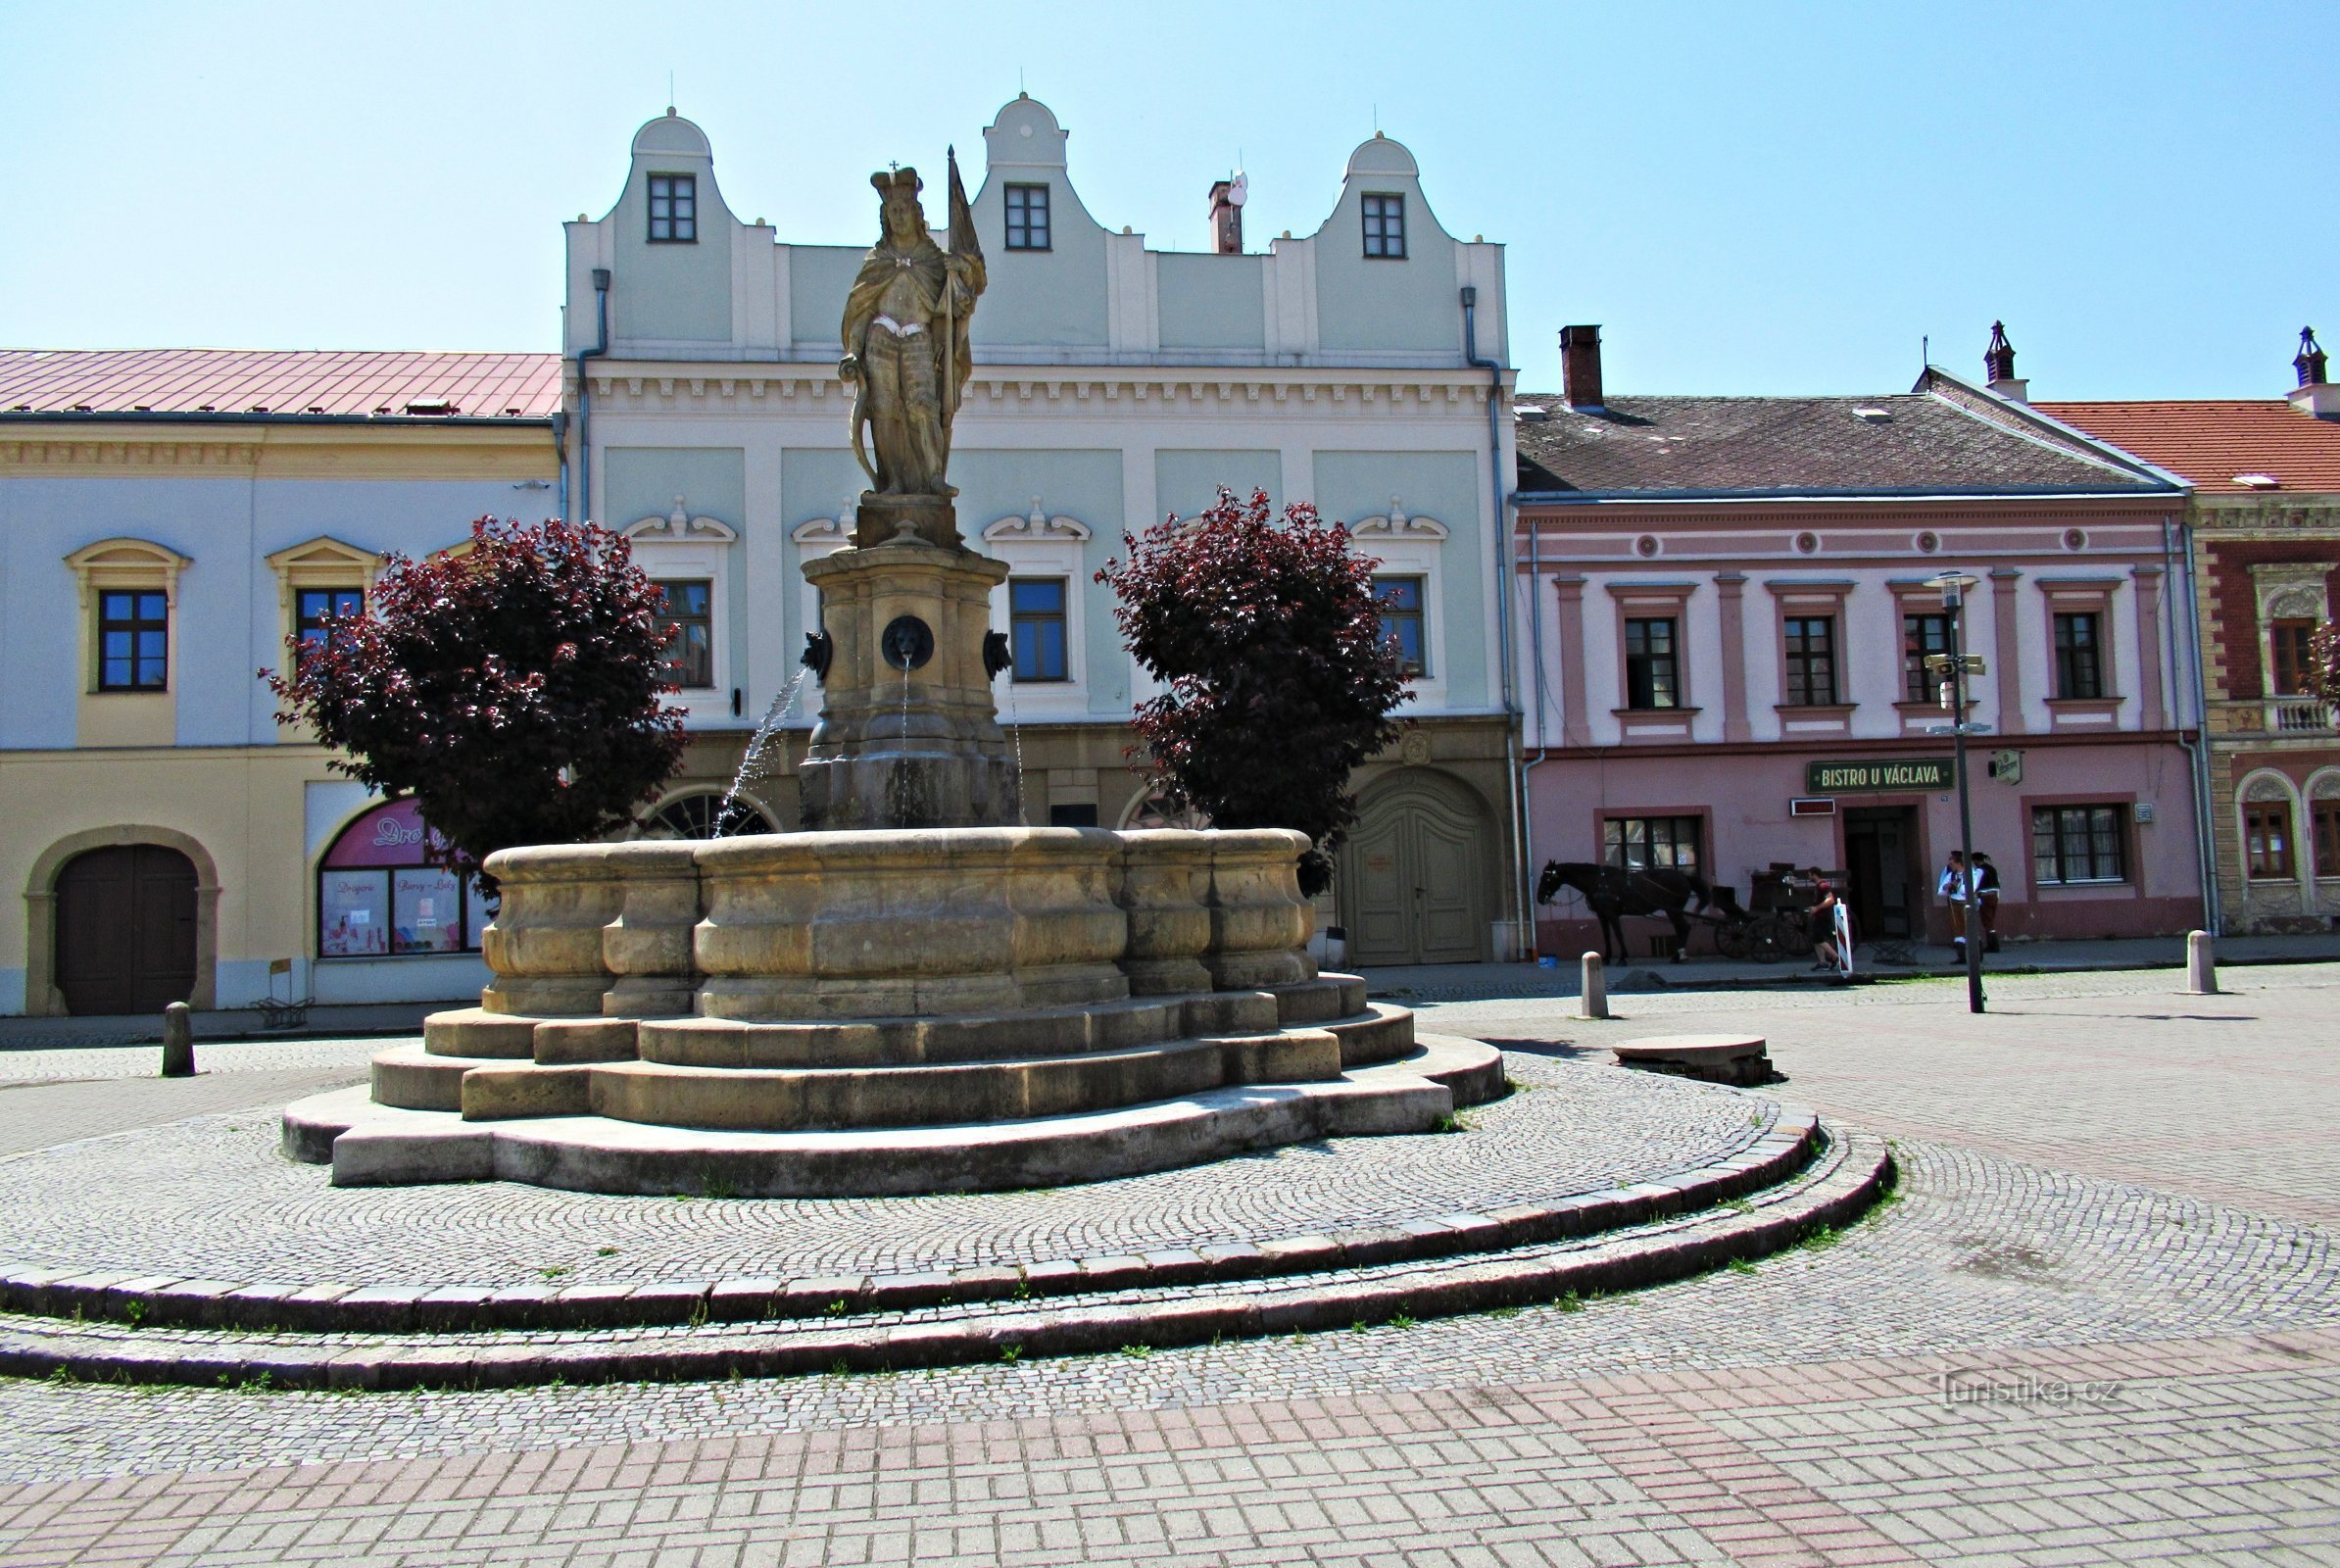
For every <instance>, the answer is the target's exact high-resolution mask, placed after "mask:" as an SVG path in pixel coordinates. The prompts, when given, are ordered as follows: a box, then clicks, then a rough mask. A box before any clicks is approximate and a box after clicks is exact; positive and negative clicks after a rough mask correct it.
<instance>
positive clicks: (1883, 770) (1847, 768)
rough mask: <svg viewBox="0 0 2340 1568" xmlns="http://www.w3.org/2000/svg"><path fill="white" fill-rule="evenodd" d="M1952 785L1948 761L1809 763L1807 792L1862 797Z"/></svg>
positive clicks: (1939, 788) (1805, 776)
mask: <svg viewBox="0 0 2340 1568" xmlns="http://www.w3.org/2000/svg"><path fill="white" fill-rule="evenodd" d="M1952 783H1953V775H1952V772H1951V764H1950V759H1949V758H1947V757H1913V758H1899V757H1896V758H1890V759H1886V760H1880V761H1874V762H1807V763H1805V764H1804V789H1805V791H1806V792H1807V793H1808V794H1812V795H1860V794H1864V793H1867V792H1870V791H1875V790H1946V789H1949V788H1950V787H1951V785H1952Z"/></svg>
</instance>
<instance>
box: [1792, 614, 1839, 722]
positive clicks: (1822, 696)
mask: <svg viewBox="0 0 2340 1568" xmlns="http://www.w3.org/2000/svg"><path fill="white" fill-rule="evenodd" d="M1786 630H1787V648H1786V663H1785V666H1784V669H1785V675H1786V691H1785V698H1784V700H1785V702H1786V705H1787V706H1788V707H1790V708H1833V707H1834V706H1836V617H1835V616H1833V615H1790V616H1788V617H1787V628H1786Z"/></svg>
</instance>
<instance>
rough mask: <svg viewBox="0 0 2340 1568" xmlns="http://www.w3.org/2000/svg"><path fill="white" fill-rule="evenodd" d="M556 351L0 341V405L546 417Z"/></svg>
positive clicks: (555, 400) (89, 410)
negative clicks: (74, 345)
mask: <svg viewBox="0 0 2340 1568" xmlns="http://www.w3.org/2000/svg"><path fill="white" fill-rule="evenodd" d="M560 409H561V359H560V356H558V355H554V354H428V353H400V352H389V353H367V352H346V353H345V352H336V351H315V350H299V351H286V352H273V351H269V350H262V349H0V416H6V415H10V414H15V415H19V416H23V415H43V414H96V415H104V414H144V413H152V414H184V415H203V414H274V415H304V414H311V415H317V414H330V415H344V416H347V415H383V414H387V415H392V416H396V417H455V416H461V417H465V418H537V419H541V418H544V417H546V416H548V415H552V414H556V413H558V412H560Z"/></svg>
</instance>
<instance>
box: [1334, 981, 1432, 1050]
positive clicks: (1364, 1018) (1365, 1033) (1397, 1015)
mask: <svg viewBox="0 0 2340 1568" xmlns="http://www.w3.org/2000/svg"><path fill="white" fill-rule="evenodd" d="M1358 983H1359V984H1360V985H1362V984H1363V982H1362V981H1360V982H1358ZM1325 1027H1326V1028H1327V1029H1329V1030H1331V1031H1332V1032H1333V1036H1334V1038H1335V1039H1337V1040H1339V1041H1340V1042H1341V1062H1342V1064H1343V1065H1345V1066H1350V1067H1363V1066H1369V1065H1371V1064H1372V1063H1374V1062H1377V1061H1390V1060H1394V1059H1395V1058H1397V1057H1399V1056H1402V1055H1404V1054H1406V1053H1407V1052H1409V1051H1411V1050H1413V1049H1414V1014H1413V1011H1412V1009H1410V1008H1406V1007H1393V1006H1391V1005H1389V1004H1388V1003H1386V1002H1366V1001H1364V1000H1363V999H1362V998H1360V999H1359V1001H1358V1004H1357V1006H1356V1008H1355V1009H1354V1012H1353V1013H1352V1014H1350V1015H1344V1016H1342V1017H1339V1018H1335V1019H1334V1020H1333V1021H1332V1022H1330V1023H1328V1024H1326V1025H1325Z"/></svg>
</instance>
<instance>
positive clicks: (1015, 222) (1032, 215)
mask: <svg viewBox="0 0 2340 1568" xmlns="http://www.w3.org/2000/svg"><path fill="white" fill-rule="evenodd" d="M1007 248H1008V249H1009V250H1011V251H1045V250H1047V249H1048V248H1049V247H1048V186H1046V185H1010V186H1008V187H1007Z"/></svg>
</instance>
